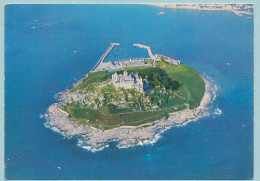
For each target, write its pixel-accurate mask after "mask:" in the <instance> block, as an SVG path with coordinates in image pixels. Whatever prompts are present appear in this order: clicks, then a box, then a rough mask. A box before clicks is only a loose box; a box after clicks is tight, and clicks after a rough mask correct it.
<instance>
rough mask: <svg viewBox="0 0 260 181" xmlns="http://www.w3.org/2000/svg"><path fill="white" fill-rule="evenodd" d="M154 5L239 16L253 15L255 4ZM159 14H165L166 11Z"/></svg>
mask: <svg viewBox="0 0 260 181" xmlns="http://www.w3.org/2000/svg"><path fill="white" fill-rule="evenodd" d="M148 5H152V6H157V7H162V8H172V9H194V10H199V11H231V12H233V13H235V14H236V15H238V16H242V15H249V16H253V15H254V12H253V9H254V6H253V4H148ZM158 15H165V13H164V12H160V13H158Z"/></svg>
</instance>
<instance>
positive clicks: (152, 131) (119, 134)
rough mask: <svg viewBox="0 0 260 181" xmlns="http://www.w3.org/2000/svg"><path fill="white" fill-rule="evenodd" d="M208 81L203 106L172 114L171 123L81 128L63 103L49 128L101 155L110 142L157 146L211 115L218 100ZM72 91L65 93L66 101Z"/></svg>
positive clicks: (54, 112)
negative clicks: (165, 135) (171, 134)
mask: <svg viewBox="0 0 260 181" xmlns="http://www.w3.org/2000/svg"><path fill="white" fill-rule="evenodd" d="M203 79H204V81H205V93H204V96H203V98H202V100H201V102H200V105H199V106H198V107H197V108H195V109H193V110H190V109H185V110H183V111H179V112H176V113H171V114H169V117H168V119H166V118H163V119H160V120H158V121H156V122H154V123H153V124H152V123H147V124H143V125H139V126H120V127H117V128H113V129H109V130H103V131H102V130H100V129H96V128H94V127H91V126H88V125H82V124H77V123H75V122H72V121H70V120H69V119H68V113H66V112H64V111H62V110H61V109H60V106H61V105H62V101H61V102H59V103H54V104H52V105H51V106H50V107H49V108H48V112H47V113H46V114H45V115H44V117H45V118H46V119H47V121H46V122H45V126H46V127H47V128H51V129H52V130H54V131H57V132H59V133H61V134H62V135H64V136H66V137H77V138H78V140H79V141H78V145H79V146H81V147H82V148H85V149H88V150H91V151H99V150H102V149H103V148H105V147H108V146H109V145H110V142H112V141H115V142H117V145H116V146H117V147H118V148H127V147H130V146H137V145H144V144H151V143H155V142H156V141H157V140H158V139H159V138H160V134H161V133H163V132H165V131H166V130H168V129H170V128H171V127H173V126H182V125H185V124H187V123H188V122H190V121H194V120H197V119H198V118H201V117H205V116H207V115H208V105H209V104H210V103H211V102H212V101H213V100H214V97H215V90H214V87H212V85H211V84H210V82H209V81H208V80H206V79H205V78H203ZM67 94H68V91H66V92H64V93H61V94H60V96H61V97H64V95H67Z"/></svg>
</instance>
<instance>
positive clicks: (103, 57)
mask: <svg viewBox="0 0 260 181" xmlns="http://www.w3.org/2000/svg"><path fill="white" fill-rule="evenodd" d="M119 45H120V43H111V44H110V46H109V47H108V49H107V50H106V51H105V52H104V53H103V55H102V56H101V57H100V59H99V60H98V62H97V64H96V65H95V66H94V68H93V69H92V70H91V72H94V71H95V69H96V68H97V67H98V66H99V65H100V64H101V63H103V61H104V60H105V58H106V57H107V55H108V54H109V53H110V52H111V50H112V49H113V48H114V46H119Z"/></svg>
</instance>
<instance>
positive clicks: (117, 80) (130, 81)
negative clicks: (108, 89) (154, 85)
mask: <svg viewBox="0 0 260 181" xmlns="http://www.w3.org/2000/svg"><path fill="white" fill-rule="evenodd" d="M112 84H113V85H114V86H115V87H116V88H119V87H122V88H125V89H135V90H136V91H137V92H140V93H143V92H144V88H143V79H142V77H140V76H138V72H137V73H132V74H128V72H127V71H126V70H125V71H124V73H123V74H117V72H115V73H114V74H112Z"/></svg>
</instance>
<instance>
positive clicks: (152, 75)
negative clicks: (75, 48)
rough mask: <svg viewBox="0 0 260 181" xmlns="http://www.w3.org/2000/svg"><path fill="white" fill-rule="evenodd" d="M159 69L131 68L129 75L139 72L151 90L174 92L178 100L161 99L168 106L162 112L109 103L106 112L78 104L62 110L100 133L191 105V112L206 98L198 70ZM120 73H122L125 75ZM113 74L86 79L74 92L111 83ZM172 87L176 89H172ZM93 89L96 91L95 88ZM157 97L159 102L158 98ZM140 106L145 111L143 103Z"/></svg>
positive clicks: (95, 74)
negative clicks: (162, 89)
mask: <svg viewBox="0 0 260 181" xmlns="http://www.w3.org/2000/svg"><path fill="white" fill-rule="evenodd" d="M156 66H157V67H134V68H128V69H127V71H128V72H138V73H139V75H140V76H142V78H146V77H147V76H148V81H149V84H150V85H151V86H153V87H165V88H166V89H169V90H172V91H173V92H174V96H171V99H169V100H168V99H167V97H166V98H163V96H161V95H160V96H161V98H162V99H164V100H161V102H163V103H164V106H163V107H161V108H160V110H154V111H142V110H140V111H131V109H130V108H118V107H117V106H115V105H110V104H109V103H108V104H106V106H105V107H104V108H103V109H99V110H94V109H91V108H90V107H87V106H82V105H80V104H78V103H77V102H73V103H71V104H67V105H66V106H63V107H62V109H63V110H64V111H66V112H68V113H69V118H70V120H72V121H75V122H78V123H80V124H87V125H90V126H93V127H96V128H100V129H111V128H114V127H118V126H121V125H132V126H136V125H141V124H144V123H148V122H153V121H155V120H159V119H162V118H164V117H166V116H167V114H168V113H172V112H176V111H181V110H184V109H186V106H185V104H186V103H188V104H189V106H190V107H189V108H190V109H194V108H196V107H197V106H198V105H199V103H200V101H201V99H202V97H203V95H204V89H205V83H204V81H203V79H202V78H201V76H200V75H199V74H198V72H197V71H196V70H194V69H192V68H190V67H188V66H185V65H178V66H176V65H171V64H169V63H168V62H166V61H160V62H156ZM119 73H122V71H120V72H119ZM112 74H113V72H106V71H100V72H92V73H89V74H88V77H86V78H85V79H83V81H82V83H81V84H79V85H77V86H76V87H74V88H73V89H71V90H70V91H71V92H74V91H77V90H80V91H82V90H86V89H87V88H88V87H90V85H92V86H93V84H92V83H98V82H102V81H105V80H108V79H111V76H112ZM166 79H167V80H166ZM165 80H166V81H165ZM169 84H171V85H169ZM172 84H176V85H175V86H172ZM165 85H167V86H165ZM91 88H92V89H93V87H91ZM156 89H157V88H156ZM159 89H160V88H159ZM109 91H115V89H114V87H113V86H107V87H104V88H103V89H102V92H103V93H104V92H109ZM128 92H133V90H128ZM154 96H155V97H154V98H155V99H156V95H154ZM165 96H166V95H164V97H165ZM157 98H158V97H157ZM136 99H138V98H136ZM140 105H141V107H142V109H143V104H142V102H141V103H140Z"/></svg>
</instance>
